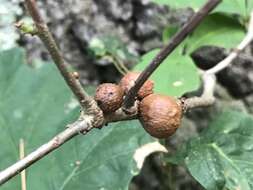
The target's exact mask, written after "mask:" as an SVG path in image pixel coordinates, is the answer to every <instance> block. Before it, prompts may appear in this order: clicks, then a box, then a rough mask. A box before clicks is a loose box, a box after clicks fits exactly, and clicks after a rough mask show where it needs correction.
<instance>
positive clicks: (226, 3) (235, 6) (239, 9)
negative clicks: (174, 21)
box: [152, 0, 253, 18]
mask: <svg viewBox="0 0 253 190" xmlns="http://www.w3.org/2000/svg"><path fill="white" fill-rule="evenodd" d="M152 1H153V2H154V3H157V4H161V5H168V6H171V7H172V8H186V7H191V8H192V9H193V10H195V11H197V10H199V8H201V7H202V6H203V5H204V4H205V3H206V0H191V1H188V0H177V1H174V0H152ZM247 1H248V2H247ZM252 8H253V6H252V1H251V0H223V1H222V2H221V3H220V5H218V7H216V8H215V10H214V12H222V13H229V14H239V15H241V16H242V17H244V18H245V17H249V14H250V11H251V10H252Z"/></svg>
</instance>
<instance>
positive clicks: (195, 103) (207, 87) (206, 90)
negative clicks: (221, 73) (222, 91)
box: [182, 73, 216, 111]
mask: <svg viewBox="0 0 253 190" xmlns="http://www.w3.org/2000/svg"><path fill="white" fill-rule="evenodd" d="M202 80H203V93H202V95H201V96H200V97H191V98H187V99H185V100H182V103H183V110H184V111H187V110H189V109H192V108H196V107H206V106H210V105H212V104H213V103H214V101H215V97H214V88H215V84H216V77H215V75H212V74H206V73H204V74H203V75H202Z"/></svg>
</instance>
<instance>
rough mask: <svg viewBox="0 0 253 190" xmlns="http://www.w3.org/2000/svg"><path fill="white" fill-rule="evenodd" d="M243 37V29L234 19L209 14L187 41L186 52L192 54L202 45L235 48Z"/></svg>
mask: <svg viewBox="0 0 253 190" xmlns="http://www.w3.org/2000/svg"><path fill="white" fill-rule="evenodd" d="M244 35H245V32H244V29H243V27H242V26H241V25H240V24H239V23H238V22H237V21H236V20H235V19H233V18H231V17H227V16H225V15H221V14H211V15H209V16H208V17H206V18H205V20H204V21H203V22H202V23H201V24H200V26H199V27H198V28H197V29H196V30H195V31H194V33H193V35H192V36H190V37H189V38H188V39H187V45H188V46H187V48H188V49H187V51H188V53H192V52H193V51H194V50H196V49H197V48H199V47H201V46H204V45H213V46H220V47H224V48H232V47H236V46H237V45H238V44H239V43H240V41H241V40H242V39H243V37H244Z"/></svg>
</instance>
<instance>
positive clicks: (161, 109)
mask: <svg viewBox="0 0 253 190" xmlns="http://www.w3.org/2000/svg"><path fill="white" fill-rule="evenodd" d="M181 117H182V108H181V106H180V105H179V103H178V102H177V100H175V99H174V98H172V97H169V96H165V95H159V94H151V95H149V96H147V97H145V98H144V99H143V100H142V101H141V103H140V106H139V120H140V122H141V124H142V126H143V127H144V129H145V130H146V131H147V132H148V133H149V134H150V135H151V136H153V137H156V138H168V137H169V136H171V135H172V134H174V133H175V132H176V130H177V128H178V127H179V126H180V123H181Z"/></svg>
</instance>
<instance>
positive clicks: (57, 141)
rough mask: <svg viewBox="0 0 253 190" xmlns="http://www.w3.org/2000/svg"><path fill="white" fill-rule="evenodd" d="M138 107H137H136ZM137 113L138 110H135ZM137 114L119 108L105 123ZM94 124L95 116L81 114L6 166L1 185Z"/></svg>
mask: <svg viewBox="0 0 253 190" xmlns="http://www.w3.org/2000/svg"><path fill="white" fill-rule="evenodd" d="M136 109H137V108H136ZM135 113H137V111H136V112H135ZM136 118H137V115H136V114H134V115H130V116H129V115H126V114H125V113H124V112H123V111H121V110H118V111H117V112H116V113H115V114H114V115H113V114H112V115H108V116H107V117H106V120H104V121H103V123H109V122H117V121H123V120H131V119H136ZM95 127H97V126H94V124H93V117H92V116H89V115H85V114H81V116H80V118H79V119H78V120H77V121H76V122H74V123H73V124H70V125H68V126H67V127H66V129H65V130H64V131H63V132H61V133H60V134H58V135H56V136H55V137H54V138H53V139H51V140H50V141H49V142H47V143H46V144H44V145H42V146H40V147H39V148H38V149H36V150H35V151H33V152H32V153H30V154H28V155H27V156H26V157H25V158H23V159H21V160H19V161H18V162H16V163H15V164H13V165H11V166H10V167H8V168H6V169H5V170H3V171H1V172H0V185H2V184H4V183H5V182H7V181H8V180H9V179H11V178H12V177H14V176H15V175H17V174H18V173H19V172H21V171H22V170H24V169H26V168H28V167H29V166H31V165H32V164H33V163H35V162H37V161H38V160H40V159H41V158H43V157H44V156H46V155H47V154H49V153H50V152H52V151H54V150H56V149H57V148H59V147H60V146H61V145H63V144H64V143H66V142H67V141H69V140H70V139H72V138H73V137H75V136H77V135H79V134H83V135H85V134H87V133H88V132H89V131H90V130H91V129H93V128H95Z"/></svg>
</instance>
